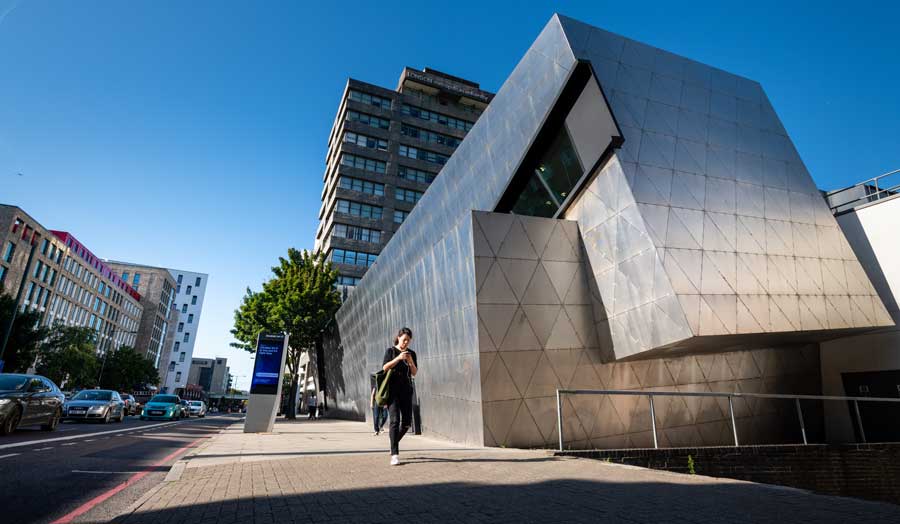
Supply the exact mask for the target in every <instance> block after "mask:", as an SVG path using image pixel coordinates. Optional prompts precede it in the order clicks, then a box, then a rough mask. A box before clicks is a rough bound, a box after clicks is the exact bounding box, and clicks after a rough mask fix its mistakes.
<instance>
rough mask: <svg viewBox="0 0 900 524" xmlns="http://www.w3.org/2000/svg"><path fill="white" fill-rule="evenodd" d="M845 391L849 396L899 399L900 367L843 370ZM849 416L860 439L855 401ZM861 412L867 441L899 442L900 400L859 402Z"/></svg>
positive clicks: (850, 405)
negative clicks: (895, 368) (880, 369)
mask: <svg viewBox="0 0 900 524" xmlns="http://www.w3.org/2000/svg"><path fill="white" fill-rule="evenodd" d="M841 378H842V379H843V382H844V391H845V392H846V393H847V396H850V397H882V398H900V370H888V371H865V372H860V373H841ZM849 407H850V416H851V418H853V420H854V424H853V430H854V433H855V435H856V439H857V441H859V440H860V433H859V428H858V427H857V425H856V423H855V420H856V417H855V415H856V414H855V413H854V411H853V403H852V402H851V403H850V404H849ZM859 415H860V418H862V424H863V430H864V431H865V433H866V441H868V442H898V441H900V424H898V423H897V421H898V420H900V403H892V402H860V403H859Z"/></svg>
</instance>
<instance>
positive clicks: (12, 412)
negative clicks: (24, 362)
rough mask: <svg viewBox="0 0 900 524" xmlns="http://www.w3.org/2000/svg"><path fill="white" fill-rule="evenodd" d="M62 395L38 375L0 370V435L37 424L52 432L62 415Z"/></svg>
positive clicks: (49, 381) (48, 381) (56, 388)
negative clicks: (20, 427)
mask: <svg viewBox="0 0 900 524" xmlns="http://www.w3.org/2000/svg"><path fill="white" fill-rule="evenodd" d="M63 402H65V396H64V395H63V393H62V391H60V390H59V388H58V387H57V386H56V384H54V383H53V381H52V380H50V379H48V378H46V377H42V376H40V375H25V374H18V373H0V435H9V434H10V433H12V432H13V431H15V430H16V428H17V427H19V426H31V425H34V424H40V425H41V429H43V430H44V431H53V430H55V429H56V427H57V426H58V425H59V420H60V418H62V406H63Z"/></svg>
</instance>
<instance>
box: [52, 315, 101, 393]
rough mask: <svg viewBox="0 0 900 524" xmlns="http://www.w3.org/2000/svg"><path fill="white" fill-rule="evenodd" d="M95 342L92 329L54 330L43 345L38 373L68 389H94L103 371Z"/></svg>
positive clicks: (69, 328)
mask: <svg viewBox="0 0 900 524" xmlns="http://www.w3.org/2000/svg"><path fill="white" fill-rule="evenodd" d="M95 340H96V332H95V331H94V330H93V329H91V328H88V327H77V326H66V325H63V324H57V325H55V326H53V328H52V329H51V330H50V336H49V338H48V339H47V340H46V342H44V343H43V344H42V345H41V348H40V351H39V355H38V366H37V372H38V373H39V374H41V375H44V376H45V377H47V378H49V379H50V380H52V381H53V382H56V383H57V384H59V385H60V386H61V387H65V388H66V389H76V388H86V387H93V386H95V385H96V384H97V373H98V372H99V371H100V362H99V360H98V359H97V352H96V343H95Z"/></svg>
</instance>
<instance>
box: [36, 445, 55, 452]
mask: <svg viewBox="0 0 900 524" xmlns="http://www.w3.org/2000/svg"><path fill="white" fill-rule="evenodd" d="M48 449H53V446H50V447H46V448H39V449H36V450H34V451H47V450H48Z"/></svg>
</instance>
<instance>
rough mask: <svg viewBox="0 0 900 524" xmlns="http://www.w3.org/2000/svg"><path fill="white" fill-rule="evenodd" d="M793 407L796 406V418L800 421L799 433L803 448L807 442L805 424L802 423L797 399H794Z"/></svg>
mask: <svg viewBox="0 0 900 524" xmlns="http://www.w3.org/2000/svg"><path fill="white" fill-rule="evenodd" d="M794 405H796V406H797V417H798V418H799V419H800V433H802V434H803V445H804V446H805V445H806V444H808V442H806V424H804V423H803V410H802V409H800V399H799V398H795V399H794Z"/></svg>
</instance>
